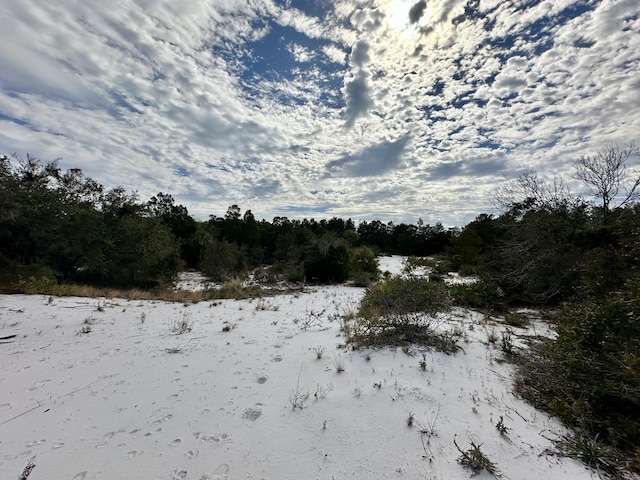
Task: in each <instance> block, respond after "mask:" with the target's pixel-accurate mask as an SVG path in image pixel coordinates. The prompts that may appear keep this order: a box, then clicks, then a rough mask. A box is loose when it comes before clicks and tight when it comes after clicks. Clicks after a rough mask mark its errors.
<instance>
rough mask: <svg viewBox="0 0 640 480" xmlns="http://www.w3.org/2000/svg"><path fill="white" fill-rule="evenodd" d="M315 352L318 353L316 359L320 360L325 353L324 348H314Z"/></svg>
mask: <svg viewBox="0 0 640 480" xmlns="http://www.w3.org/2000/svg"><path fill="white" fill-rule="evenodd" d="M313 351H314V352H316V358H317V359H318V360H320V359H321V358H322V354H323V353H324V348H323V347H322V346H319V347H314V348H313Z"/></svg>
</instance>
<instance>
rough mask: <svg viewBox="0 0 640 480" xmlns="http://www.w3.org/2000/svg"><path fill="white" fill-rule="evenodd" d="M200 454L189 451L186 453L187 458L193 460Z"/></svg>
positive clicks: (195, 451)
mask: <svg viewBox="0 0 640 480" xmlns="http://www.w3.org/2000/svg"><path fill="white" fill-rule="evenodd" d="M199 454H200V451H199V450H189V451H188V452H187V453H185V456H186V457H187V458H189V459H191V458H196V457H197V456H198V455H199Z"/></svg>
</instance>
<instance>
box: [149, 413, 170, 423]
mask: <svg viewBox="0 0 640 480" xmlns="http://www.w3.org/2000/svg"><path fill="white" fill-rule="evenodd" d="M172 418H173V415H172V414H169V415H165V416H164V417H162V418H161V419H159V420H156V421H155V422H152V423H151V425H160V424H161V423H162V422H167V421H169V420H171V419H172Z"/></svg>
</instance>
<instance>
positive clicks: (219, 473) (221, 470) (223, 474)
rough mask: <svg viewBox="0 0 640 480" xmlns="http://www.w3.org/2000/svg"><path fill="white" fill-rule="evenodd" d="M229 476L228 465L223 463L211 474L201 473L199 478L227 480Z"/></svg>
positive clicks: (204, 479) (203, 479)
mask: <svg viewBox="0 0 640 480" xmlns="http://www.w3.org/2000/svg"><path fill="white" fill-rule="evenodd" d="M228 478H229V465H227V464H226V463H223V464H221V465H219V466H218V468H216V470H215V471H214V472H213V474H211V475H207V474H205V475H203V476H202V477H200V480H227V479H228Z"/></svg>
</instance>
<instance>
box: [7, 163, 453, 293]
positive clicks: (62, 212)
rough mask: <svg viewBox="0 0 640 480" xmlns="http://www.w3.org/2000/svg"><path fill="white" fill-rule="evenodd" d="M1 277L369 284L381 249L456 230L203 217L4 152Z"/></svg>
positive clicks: (443, 240)
mask: <svg viewBox="0 0 640 480" xmlns="http://www.w3.org/2000/svg"><path fill="white" fill-rule="evenodd" d="M0 212H1V213H0V266H2V270H3V271H4V274H3V278H2V279H0V281H1V282H2V283H3V284H4V285H5V287H4V288H5V289H8V288H11V285H14V286H15V285H17V284H18V283H17V282H19V281H20V280H22V281H25V279H28V278H32V277H36V278H40V277H42V276H45V277H49V278H51V279H55V281H57V282H67V283H68V282H76V283H85V284H91V285H99V286H114V287H134V286H135V287H144V288H150V287H156V286H161V285H165V284H168V283H170V282H171V280H172V279H173V278H174V277H175V275H176V274H177V273H178V272H179V271H180V270H183V269H185V268H186V269H198V270H200V271H202V272H203V273H205V274H206V275H208V276H209V277H211V278H212V279H213V280H216V281H223V280H226V279H229V278H232V277H235V276H239V275H243V274H245V273H246V272H247V271H249V270H251V269H254V268H256V267H258V266H263V265H269V266H272V268H271V269H270V270H269V272H270V275H271V276H272V279H283V280H287V281H293V282H301V281H309V282H313V281H315V282H343V281H345V280H347V279H353V280H354V281H355V282H356V283H357V284H359V285H367V284H368V283H369V282H370V281H372V280H373V279H375V277H376V273H377V272H376V264H375V255H376V254H377V253H380V252H386V253H397V254H405V255H421V256H423V255H433V254H437V253H443V252H444V249H445V248H446V247H447V246H448V245H450V241H451V238H452V235H453V232H452V231H445V229H444V228H443V227H442V225H440V224H437V225H435V226H429V225H423V224H422V223H421V222H419V224H418V225H407V224H404V223H401V224H398V225H395V224H393V223H391V222H390V223H382V222H380V221H371V222H362V223H359V224H358V225H357V226H356V225H355V223H354V222H353V221H352V220H350V219H348V220H344V219H341V218H332V219H330V220H320V221H316V220H314V219H309V220H307V219H304V220H297V219H291V220H290V219H288V218H286V217H275V218H274V219H273V221H271V222H269V221H266V220H261V221H258V220H256V219H255V217H254V215H253V214H252V213H251V210H247V211H245V212H244V213H242V211H241V209H240V208H239V207H238V206H237V205H232V206H230V207H229V208H228V209H227V211H226V213H225V214H224V216H216V215H211V216H210V218H209V220H208V221H204V222H201V221H197V220H195V219H194V218H193V217H191V216H190V215H189V212H188V211H187V209H186V208H185V207H184V206H182V205H177V204H176V202H175V200H174V198H173V197H172V196H171V195H170V194H166V193H158V194H157V195H156V196H154V197H152V198H151V199H149V200H148V201H146V202H144V201H140V199H139V198H138V196H137V195H136V194H135V193H130V192H126V191H125V190H124V189H123V188H121V187H116V188H113V189H111V190H105V188H104V187H103V186H102V185H101V184H99V183H98V182H96V181H95V180H93V179H91V178H87V177H85V176H84V175H83V173H82V171H81V170H79V169H70V170H67V171H62V170H61V169H60V168H59V167H58V165H57V163H56V162H49V163H42V162H40V161H39V160H37V159H34V158H33V157H31V156H27V158H26V159H21V158H15V159H14V161H11V160H10V158H9V157H7V156H3V157H0Z"/></svg>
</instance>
